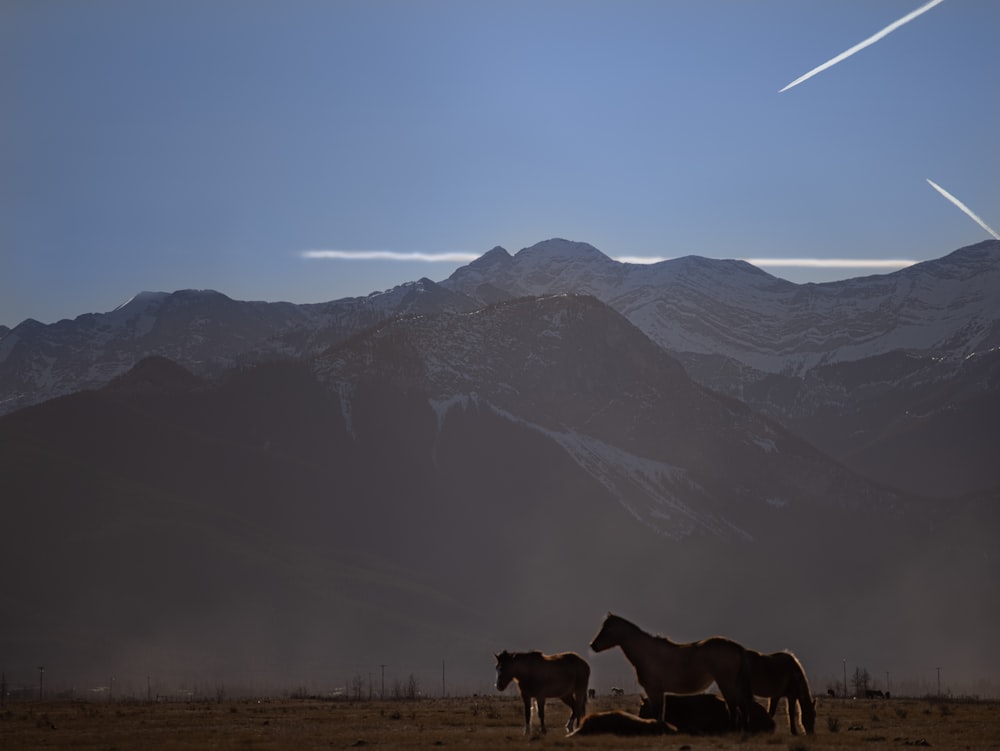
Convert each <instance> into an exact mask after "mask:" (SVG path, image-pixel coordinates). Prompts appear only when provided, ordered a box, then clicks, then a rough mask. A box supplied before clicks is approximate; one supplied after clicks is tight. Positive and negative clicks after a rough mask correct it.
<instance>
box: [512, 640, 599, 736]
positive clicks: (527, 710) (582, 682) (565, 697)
mask: <svg viewBox="0 0 1000 751" xmlns="http://www.w3.org/2000/svg"><path fill="white" fill-rule="evenodd" d="M494 656H495V657H496V659H497V690H498V691H503V690H504V689H505V688H507V686H509V685H510V682H511V681H512V680H514V681H517V687H518V689H519V690H520V692H521V700H522V701H523V702H524V734H525V735H531V700H532V699H534V700H535V703H536V704H537V705H538V722H539V724H540V725H541V732H543V733H544V732H546V731H545V700H546V698H549V697H557V698H559V699H562V701H563V703H564V704H566V706H568V707H569V708H570V709H571V710H572V712H571V714H570V716H569V722H567V723H566V730H568V731H569V730H572V729H573V727H574V725H576V726H579V724H580V720H581V719H583V716H584V714H586V711H587V684H588V683H589V682H590V665H588V664H587V661H586V660H584V659H583V658H582V657H580V655H578V654H576V653H575V652H561V653H560V654H554V655H546V654H542V653H541V652H537V651H536V652H508V651H506V650H504V651H503V652H501V653H500V654H498V655H494Z"/></svg>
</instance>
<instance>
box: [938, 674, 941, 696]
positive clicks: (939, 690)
mask: <svg viewBox="0 0 1000 751" xmlns="http://www.w3.org/2000/svg"><path fill="white" fill-rule="evenodd" d="M937 674H938V694H937V695H938V696H941V668H938V669H937Z"/></svg>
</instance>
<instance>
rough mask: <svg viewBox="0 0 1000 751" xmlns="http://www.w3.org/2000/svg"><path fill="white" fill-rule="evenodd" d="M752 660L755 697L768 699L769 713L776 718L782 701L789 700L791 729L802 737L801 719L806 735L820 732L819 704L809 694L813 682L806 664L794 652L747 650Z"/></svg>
mask: <svg viewBox="0 0 1000 751" xmlns="http://www.w3.org/2000/svg"><path fill="white" fill-rule="evenodd" d="M747 657H748V658H749V660H750V687H751V689H752V690H753V694H754V696H766V697H767V701H768V705H767V709H768V713H769V714H770V715H771V717H774V713H775V711H776V710H777V709H778V702H779V701H780V700H781V698H782V697H785V699H786V701H787V703H788V729H789V730H791V732H792V735H798V732H799V725H798V722H797V720H798V718H799V715H800V714H801V717H802V727H803V728H805V731H806V733H808V734H809V735H812V734H813V733H815V732H816V702H815V701H814V700H813V698H812V693H811V692H810V691H809V681H808V680H806V671H805V670H803V669H802V663H800V662H799V660H798V658H797V657H796V656H795V655H793V654H792V653H791V652H772V653H771V654H761V653H760V652H755V651H753V650H752V649H748V650H747Z"/></svg>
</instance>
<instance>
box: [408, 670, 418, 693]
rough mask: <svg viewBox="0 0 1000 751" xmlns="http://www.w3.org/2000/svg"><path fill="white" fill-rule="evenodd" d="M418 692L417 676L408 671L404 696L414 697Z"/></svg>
mask: <svg viewBox="0 0 1000 751" xmlns="http://www.w3.org/2000/svg"><path fill="white" fill-rule="evenodd" d="M419 693H420V687H419V685H418V683H417V677H416V676H415V675H414V674H413V673H410V677H409V678H408V679H407V681H406V698H407V699H416V698H417V694H419Z"/></svg>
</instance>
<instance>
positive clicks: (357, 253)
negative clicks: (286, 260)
mask: <svg viewBox="0 0 1000 751" xmlns="http://www.w3.org/2000/svg"><path fill="white" fill-rule="evenodd" d="M299 255H300V256H302V258H338V259H341V260H347V261H424V262H428V263H440V262H445V263H448V262H450V263H456V262H457V263H471V262H472V261H475V260H476V259H477V258H479V256H480V255H482V254H481V253H462V252H454V253H420V252H400V251H396V250H303V251H302V252H301V253H300V254H299Z"/></svg>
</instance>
